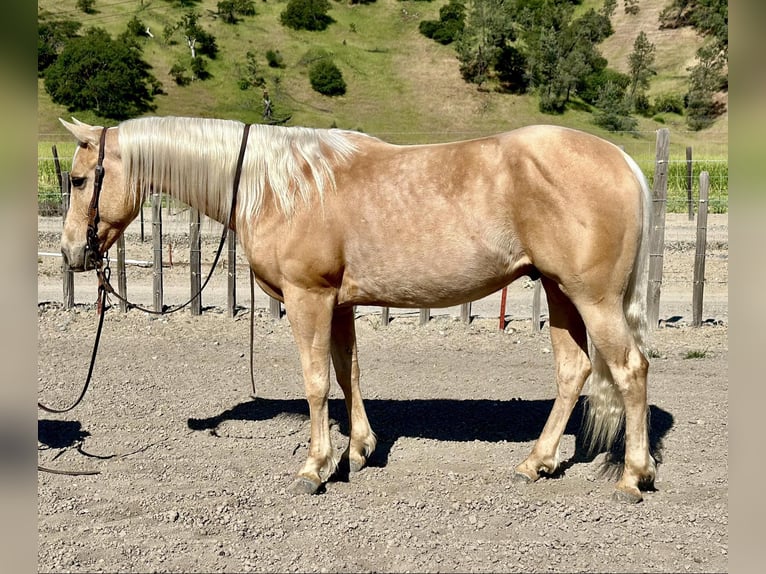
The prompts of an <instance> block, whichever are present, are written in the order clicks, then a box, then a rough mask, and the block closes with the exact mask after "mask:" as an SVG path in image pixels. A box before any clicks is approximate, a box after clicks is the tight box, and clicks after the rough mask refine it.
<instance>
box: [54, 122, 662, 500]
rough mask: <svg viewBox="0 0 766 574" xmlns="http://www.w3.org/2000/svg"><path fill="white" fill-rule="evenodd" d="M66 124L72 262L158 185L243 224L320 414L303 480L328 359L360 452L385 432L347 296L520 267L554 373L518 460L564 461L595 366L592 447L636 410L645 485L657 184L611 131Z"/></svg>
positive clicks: (627, 466) (633, 444)
mask: <svg viewBox="0 0 766 574" xmlns="http://www.w3.org/2000/svg"><path fill="white" fill-rule="evenodd" d="M62 123H63V124H64V125H65V126H66V128H67V129H68V130H69V131H70V132H71V133H72V134H73V135H74V136H75V138H76V139H77V141H78V142H79V147H78V149H77V151H76V153H75V156H74V160H73V164H72V170H71V181H72V186H73V191H72V196H71V206H70V209H69V213H68V214H67V217H66V222H65V225H64V231H63V236H62V246H61V249H62V252H63V254H64V257H65V258H66V261H68V263H69V265H70V266H71V267H72V268H73V269H75V270H86V269H93V268H94V267H96V266H98V265H99V264H100V261H101V255H102V253H104V252H105V251H106V250H107V249H108V248H109V246H110V245H112V244H113V243H114V241H115V240H116V239H117V237H118V236H119V235H120V233H121V232H122V231H123V230H124V229H125V228H126V227H127V225H128V224H129V223H130V222H131V221H132V220H133V219H134V218H135V217H136V216H137V214H138V210H139V206H140V205H141V204H142V202H143V199H144V197H145V196H146V194H147V193H150V192H152V191H154V192H157V191H161V192H163V193H167V194H169V195H171V196H173V197H175V198H177V199H179V200H180V201H182V202H184V203H187V204H189V205H190V206H192V207H194V208H196V209H198V210H199V211H200V212H202V213H204V214H206V215H207V216H209V217H211V218H213V219H215V220H217V221H219V222H222V223H228V225H229V226H230V228H231V229H235V230H236V232H237V236H238V238H239V240H240V241H241V243H242V246H243V248H244V251H245V253H246V255H247V258H248V261H249V263H250V267H251V269H252V270H253V272H254V274H255V277H256V278H257V281H258V284H259V285H260V286H261V287H262V288H263V289H264V291H266V292H267V293H268V294H270V295H272V296H273V297H276V298H278V299H280V300H282V301H284V305H285V309H286V311H287V316H288V319H289V321H290V326H291V328H292V332H293V335H294V337H295V340H296V342H297V345H298V349H299V351H300V359H301V365H302V370H303V377H304V382H305V389H306V397H307V399H308V404H309V411H310V415H311V444H310V449H309V454H308V459H307V460H306V463H305V464H304V466H303V468H302V469H301V470H300V472H299V473H298V476H297V478H296V480H295V482H294V483H293V484H292V486H291V489H292V491H293V492H296V493H313V492H315V491H316V490H317V488H318V487H319V486H320V485H321V484H322V482H324V481H326V480H327V479H328V477H329V476H330V475H331V474H332V473H333V472H334V471H335V469H336V465H337V461H336V459H335V457H334V456H333V452H334V451H333V448H332V445H331V444H330V429H329V420H328V392H329V386H330V363H331V360H332V364H333V365H334V368H335V374H336V376H337V380H338V383H339V384H340V386H341V388H342V389H343V393H344V395H345V401H346V406H347V408H348V414H349V426H350V433H349V434H350V438H349V444H348V448H347V449H346V450H345V452H344V454H343V456H344V457H346V458H347V459H348V463H349V467H350V468H351V470H352V471H357V470H360V469H361V468H362V467H363V466H364V465H365V464H366V462H367V459H368V457H369V456H370V454H371V453H372V452H373V450H374V448H375V444H376V437H375V434H374V433H373V431H372V429H371V428H370V424H369V422H368V420H367V415H366V413H365V408H364V403H363V401H362V395H361V392H360V388H359V366H358V363H357V345H356V335H355V330H354V305H379V306H391V307H445V306H452V305H456V304H459V303H463V302H466V301H472V300H475V299H479V298H481V297H484V296H486V295H489V294H490V293H492V292H494V291H496V290H498V289H500V288H501V287H503V286H505V285H507V284H508V283H510V282H512V281H514V280H515V279H517V278H518V277H520V276H523V275H527V276H531V277H534V278H537V277H539V278H540V279H541V280H542V285H543V287H544V288H545V293H546V296H547V298H548V306H549V313H550V330H551V340H552V344H553V350H554V357H555V361H556V384H557V387H558V390H557V393H556V399H555V402H554V404H553V408H552V411H551V413H550V416H549V418H548V421H547V423H546V424H545V427H544V428H543V431H542V433H541V435H540V437H539V439H538V440H537V442H536V443H535V445H534V447H533V448H532V451H531V453H530V454H529V456H528V457H527V458H526V460H524V461H523V462H522V463H521V464H519V465H518V466H517V467H516V470H515V476H516V477H517V478H518V479H520V480H521V481H525V482H533V481H535V480H537V479H538V478H539V477H540V474H541V473H553V472H554V471H556V469H557V467H558V465H559V443H560V439H561V436H562V433H563V431H564V428H565V426H566V423H567V421H568V419H569V417H570V415H571V413H572V410H573V408H574V406H575V404H576V402H577V400H578V397H579V395H580V392H581V390H582V388H583V385H584V383H585V381H586V379H587V378H588V377H590V379H591V387H590V395H589V400H588V419H587V421H586V424H585V427H586V428H585V430H586V433H587V434H588V441H589V444H590V445H591V446H592V452H598V449H602V450H603V449H605V448H608V447H609V446H611V444H612V442H613V441H614V439H615V436H616V435H617V434H618V432H619V431H620V430H621V429H622V428H623V425H624V430H625V461H624V466H623V469H622V475H621V477H620V479H619V481H618V483H617V487H616V492H615V496H616V498H619V499H623V500H628V501H639V500H641V498H642V495H641V490H646V489H649V488H651V487H652V485H653V481H654V476H655V462H654V460H653V458H652V457H651V455H650V453H649V437H648V428H647V415H648V411H647V395H646V393H647V388H646V377H647V370H648V361H647V359H646V357H645V355H644V353H643V351H642V346H643V339H644V335H645V333H646V330H647V329H646V287H647V267H648V265H647V260H648V250H647V249H648V248H647V244H648V240H647V238H648V232H649V213H650V209H649V206H650V195H649V191H648V187H647V185H646V182H645V180H644V177H643V175H642V174H641V172H640V170H639V168H638V167H637V165H636V164H635V162H633V161H632V160H631V159H630V158H629V157H628V156H627V155H626V154H625V153H623V152H622V151H621V150H620V149H619V148H618V147H616V146H614V145H612V144H611V143H608V142H606V141H604V140H602V139H599V138H597V137H594V136H591V135H588V134H585V133H582V132H579V131H575V130H571V129H566V128H561V127H553V126H529V127H525V128H521V129H518V130H514V131H511V132H508V133H502V134H498V135H494V136H491V137H484V138H480V139H473V140H470V141H462V142H455V143H443V144H436V145H406V146H400V145H391V144H388V143H385V142H383V141H381V140H379V139H376V138H374V137H370V136H367V135H364V134H361V133H356V132H351V131H343V130H320V129H309V128H298V127H289V128H286V127H276V126H266V125H253V126H250V127H247V126H244V125H243V124H242V123H239V122H236V121H227V120H214V119H199V118H177V117H153V118H140V119H133V120H128V121H125V122H123V123H121V124H119V125H118V126H117V127H113V128H109V129H107V130H104V129H102V128H101V127H92V126H89V125H85V124H82V123H80V122H76V123H75V124H69V123H67V122H63V121H62ZM248 129H249V132H248ZM248 133H249V135H248ZM102 136H103V137H102ZM99 154H101V156H102V157H101V159H99ZM100 164H102V165H103V171H102V170H101V169H100V168H99V169H98V170H97V165H100ZM97 171H102V174H103V190H102V191H101V193H100V198H99V197H98V194H94V187H98V188H99V190H101V186H100V185H99V186H94V182H95V180H96V179H97V178H96V173H97ZM240 174H241V179H239V176H240ZM234 181H237V182H238V185H237V186H236V187H237V188H238V190H239V191H238V193H237V192H236V191H235V190H234V188H235V184H234ZM94 196H95V197H94ZM232 202H233V203H234V206H232V205H230V204H231V203H232ZM93 204H95V205H93ZM89 207H90V215H91V223H92V225H91V228H93V225H95V228H96V229H97V232H96V233H92V234H91V235H92V237H91V240H90V241H89V240H88V233H87V231H86V228H87V227H88V219H89ZM94 207H95V210H96V212H97V217H96V218H95V224H94V223H93V210H94ZM230 213H231V214H233V215H232V216H230ZM586 333H587V334H586ZM588 336H590V342H591V344H590V348H589V344H588Z"/></svg>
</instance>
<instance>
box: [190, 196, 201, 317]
mask: <svg viewBox="0 0 766 574" xmlns="http://www.w3.org/2000/svg"><path fill="white" fill-rule="evenodd" d="M190 209H191V211H190V212H189V279H190V281H191V295H192V296H194V294H195V293H199V295H197V296H196V297H194V299H192V302H191V307H190V310H191V314H192V315H194V316H198V315H202V293H200V291H199V290H200V287H201V286H202V238H201V237H200V215H199V211H197V210H196V209H194V208H193V207H191V208H190Z"/></svg>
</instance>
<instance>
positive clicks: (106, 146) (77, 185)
mask: <svg viewBox="0 0 766 574" xmlns="http://www.w3.org/2000/svg"><path fill="white" fill-rule="evenodd" d="M60 121H61V123H62V124H63V125H64V127H65V128H66V129H67V130H69V131H70V132H71V133H72V135H73V136H74V137H75V138H76V139H77V143H78V145H77V150H76V151H75V154H74V158H73V159H72V170H71V172H70V181H71V184H72V185H71V195H70V204H69V211H68V212H67V214H66V220H65V221H64V231H63V233H62V235H61V253H62V255H63V256H64V259H65V261H67V263H68V264H69V265H70V267H71V268H72V269H73V270H74V271H85V270H88V269H94V268H96V267H97V266H98V265H99V263H100V261H101V255H102V254H103V253H105V252H106V250H107V249H109V247H110V246H111V245H112V244H113V243H114V242H115V241H116V240H117V238H118V237H119V235H120V233H122V231H123V230H124V229H125V228H126V227H127V226H128V224H129V223H130V222H131V221H132V220H133V219H134V218H135V217H136V215H137V214H138V207H139V205H138V203H139V202H137V201H136V200H135V198H134V197H133V195H132V194H129V193H127V190H126V187H125V184H124V182H123V174H122V161H121V158H120V146H119V140H118V138H119V135H118V131H119V130H118V128H110V129H107V130H106V131H105V132H104V128H102V127H100V126H89V125H87V124H84V123H82V122H78V121H77V120H75V123H74V124H70V123H68V122H65V121H64V120H60ZM102 132H103V136H104V137H103V138H102ZM100 153H101V154H103V159H102V160H101V162H99V154H100ZM99 163H100V164H101V166H102V168H103V180H102V182H101V186H100V190H98V187H99V186H98V183H97V179H98V178H97V166H98V165H99ZM94 196H95V199H94ZM89 226H90V227H91V237H90V238H89V232H88V228H89Z"/></svg>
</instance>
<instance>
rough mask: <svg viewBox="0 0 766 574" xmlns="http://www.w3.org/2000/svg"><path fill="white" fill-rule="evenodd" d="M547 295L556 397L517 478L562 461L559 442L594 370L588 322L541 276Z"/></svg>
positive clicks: (529, 477) (553, 467)
mask: <svg viewBox="0 0 766 574" xmlns="http://www.w3.org/2000/svg"><path fill="white" fill-rule="evenodd" d="M542 283H543V287H545V293H546V296H547V298H548V310H549V313H550V328H551V343H552V345H553V356H554V358H555V361H556V389H557V392H556V400H555V401H554V403H553V408H552V409H551V413H550V415H549V416H548V420H547V421H546V423H545V427H544V428H543V432H542V433H541V434H540V437H539V438H538V439H537V442H536V443H535V446H534V447H533V448H532V452H531V453H530V455H529V456H528V457H527V458H526V460H525V461H524V462H522V463H521V464H520V465H519V466H517V467H516V478H517V480H520V481H524V482H533V481H535V480H537V479H538V478H539V477H540V472H541V471H542V472H545V473H548V474H551V473H553V472H554V471H555V470H556V468H557V467H558V465H559V445H560V442H561V436H562V435H563V433H564V429H565V428H566V425H567V421H568V420H569V417H570V415H571V414H572V409H574V406H575V404H576V403H577V400H578V398H579V396H580V392H581V391H582V387H583V385H584V384H585V380H586V379H587V378H588V375H589V374H590V370H591V364H590V360H589V359H588V354H587V336H586V332H585V325H584V324H583V320H582V318H581V317H580V313H579V312H578V311H577V309H576V308H575V306H574V305H573V304H572V301H571V300H570V299H569V298H568V297H567V296H566V295H565V294H564V293H562V292H561V289H559V287H558V285H557V284H556V283H555V282H554V281H551V280H550V279H548V278H546V277H543V278H542Z"/></svg>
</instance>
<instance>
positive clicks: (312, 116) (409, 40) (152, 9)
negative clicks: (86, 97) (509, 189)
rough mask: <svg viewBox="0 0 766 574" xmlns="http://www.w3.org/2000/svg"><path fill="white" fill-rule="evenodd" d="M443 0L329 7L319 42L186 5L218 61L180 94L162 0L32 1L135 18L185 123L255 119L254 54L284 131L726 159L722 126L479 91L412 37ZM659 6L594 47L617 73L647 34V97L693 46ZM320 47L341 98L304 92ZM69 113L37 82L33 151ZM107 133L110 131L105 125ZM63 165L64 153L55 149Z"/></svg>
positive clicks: (106, 22)
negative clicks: (554, 139) (622, 124)
mask: <svg viewBox="0 0 766 574" xmlns="http://www.w3.org/2000/svg"><path fill="white" fill-rule="evenodd" d="M445 2H446V0H434V1H433V2H424V1H414V0H377V1H376V2H374V3H373V4H368V5H351V4H350V3H348V2H347V0H344V1H343V2H338V1H335V0H331V5H332V8H331V10H330V16H331V17H332V18H333V19H334V20H335V22H334V23H333V24H331V25H330V26H329V28H328V29H327V30H325V31H322V32H307V31H295V30H292V29H289V28H286V27H284V26H282V25H281V24H280V23H279V14H280V13H281V12H282V11H283V10H284V8H285V6H286V0H263V1H257V2H255V7H256V10H257V14H256V15H255V16H253V17H245V18H243V19H242V21H241V22H240V23H239V24H237V25H229V24H225V23H224V22H222V21H221V20H220V19H217V18H215V17H214V12H215V11H216V4H217V0H202V1H201V2H199V3H198V4H197V5H196V6H195V8H194V9H195V10H196V11H197V12H198V13H200V14H201V18H200V21H199V23H200V24H201V25H202V27H203V28H204V29H205V30H207V31H208V32H209V33H211V34H212V35H214V36H215V38H216V40H217V44H218V46H219V55H218V58H217V59H216V60H214V61H211V62H210V65H209V71H210V73H211V74H212V77H211V78H210V79H208V80H206V81H204V82H200V81H195V82H192V83H191V84H190V85H189V86H186V87H179V86H177V85H176V84H175V83H174V81H173V79H172V78H171V77H170V75H169V70H170V68H171V66H172V65H173V64H174V63H175V62H177V61H178V60H180V59H182V58H187V57H188V55H187V50H188V49H187V48H186V46H185V45H184V44H183V43H182V42H179V43H177V44H175V45H170V46H167V45H164V43H163V41H162V39H161V38H162V31H163V28H164V27H165V26H166V25H167V24H171V23H174V22H176V21H178V20H179V18H180V16H181V14H182V12H183V11H182V10H181V9H179V8H176V7H174V6H173V5H172V4H171V3H169V2H167V1H165V0H96V4H95V8H96V10H97V11H96V12H95V13H94V14H91V15H86V14H83V13H82V12H81V11H80V10H78V9H77V8H76V0H38V9H39V10H40V11H47V12H49V13H51V14H55V15H57V16H59V17H61V18H68V19H74V20H78V21H81V22H82V23H83V25H84V27H90V26H99V27H103V28H105V29H107V30H108V31H109V32H110V33H111V34H112V35H113V36H116V35H117V34H119V33H120V32H122V31H123V30H124V29H125V26H126V23H127V21H128V20H129V19H130V18H132V17H133V16H134V15H136V16H138V18H139V19H140V20H141V21H143V22H144V23H145V24H147V25H148V26H149V28H150V30H151V31H152V33H153V34H154V35H155V37H154V38H153V39H152V38H144V39H142V40H141V42H143V44H144V57H145V59H146V60H147V61H148V62H149V63H150V64H151V65H152V66H153V73H154V75H155V76H156V77H157V78H158V79H159V80H160V81H161V82H162V84H163V88H164V90H165V92H166V95H160V96H158V97H157V99H156V104H157V110H156V112H154V113H155V114H157V115H194V116H207V117H220V118H236V119H239V120H242V121H246V122H258V121H262V116H261V114H262V104H261V99H262V90H261V89H247V90H241V89H240V88H239V87H238V79H239V78H240V76H241V75H242V70H243V68H244V65H245V61H246V59H245V54H246V53H247V52H248V51H252V52H254V53H255V54H256V55H257V60H258V64H259V66H260V72H261V73H262V74H263V75H264V77H265V78H266V80H267V84H268V85H267V88H268V90H269V93H270V95H271V98H272V100H273V102H274V108H275V109H274V111H275V115H276V116H278V117H279V116H285V115H288V114H291V115H292V117H291V120H290V122H289V124H288V125H304V126H312V127H329V126H333V125H336V126H339V127H344V128H352V129H359V130H362V131H365V132H367V133H370V134H373V135H376V136H378V137H381V138H383V139H385V140H388V141H392V142H397V143H430V142H438V141H447V140H456V139H462V138H469V137H474V136H479V135H484V134H489V133H494V132H499V131H504V130H509V129H513V128H516V127H519V126H523V125H528V124H533V123H554V124H562V125H567V126H571V127H575V128H580V129H584V130H587V131H590V132H592V133H596V134H599V135H602V136H604V137H606V138H607V139H610V140H612V141H615V142H616V143H619V144H622V145H623V146H624V147H625V149H626V150H627V151H628V152H629V153H631V154H632V155H634V156H635V157H637V158H638V159H639V160H640V161H642V162H649V164H650V163H651V160H652V158H653V157H654V141H655V132H656V130H657V129H658V128H660V127H668V128H669V129H670V130H671V153H672V157H674V158H676V159H681V158H683V157H684V150H685V147H686V146H693V147H694V150H695V157H697V158H708V159H715V160H721V159H725V158H726V156H727V150H728V117H727V116H723V117H722V118H720V119H719V120H718V121H717V122H716V123H715V124H714V125H713V126H712V127H711V128H708V129H707V130H705V131H703V132H699V133H695V132H689V131H688V130H687V128H686V126H685V124H684V121H683V120H684V119H683V117H681V116H675V115H672V114H668V115H665V117H663V118H662V122H658V121H655V120H654V119H647V118H639V127H638V130H639V134H638V136H636V135H631V134H615V133H608V132H605V131H603V130H602V129H601V128H598V127H597V126H596V125H594V124H593V123H592V117H591V115H590V114H589V113H587V112H586V111H582V110H568V111H567V112H566V113H565V114H563V115H560V116H554V115H546V114H542V113H540V112H539V111H538V108H537V98H536V97H535V96H515V95H508V94H501V93H497V92H491V91H482V90H479V89H477V87H476V86H474V85H470V84H466V83H465V82H464V81H463V80H462V78H461V77H460V74H459V71H458V61H457V59H456V57H455V51H454V48H452V47H451V46H442V45H441V44H438V43H436V42H434V41H432V40H429V39H427V38H425V37H424V36H423V35H421V34H420V33H419V31H418V24H419V22H420V21H421V20H423V19H437V18H438V11H439V8H440V7H441V6H442V5H443V4H444V3H445ZM665 4H666V0H642V1H641V3H640V12H639V14H638V15H636V16H628V15H626V14H625V13H624V11H623V8H622V3H621V2H620V3H619V6H618V9H617V12H616V14H615V17H614V19H613V23H614V27H615V30H616V33H615V34H614V36H612V37H610V38H608V39H607V40H606V41H605V42H604V43H603V45H602V46H601V51H602V53H603V54H604V55H605V57H606V58H607V59H608V60H609V62H610V66H612V67H614V68H617V69H623V70H624V69H625V67H626V61H627V55H628V54H629V53H630V51H631V50H632V45H633V40H634V39H635V36H636V35H637V34H638V32H639V30H645V31H646V32H647V34H648V35H649V37H650V39H651V41H652V42H654V43H655V44H656V46H657V61H656V68H657V71H658V75H657V76H656V77H655V80H654V83H653V84H652V88H651V90H650V94H657V93H665V92H676V93H683V92H684V91H685V77H686V75H687V73H688V72H687V71H686V68H687V67H688V66H689V65H690V64H691V63H692V61H693V58H694V53H695V51H696V49H697V47H698V46H699V45H700V43H701V41H702V40H701V38H700V37H699V36H697V35H696V34H695V33H694V32H693V31H691V30H689V29H683V30H662V31H661V30H659V23H658V21H657V16H658V14H659V12H660V10H661V9H662V7H663V6H664V5H665ZM600 5H601V0H585V1H584V2H583V4H582V6H580V7H579V8H578V10H585V9H587V8H589V7H596V8H597V7H599V6H600ZM269 49H273V50H279V51H280V53H281V54H282V55H283V57H284V62H285V64H286V67H285V68H283V69H274V68H270V67H268V65H267V60H266V56H265V54H266V51H267V50H269ZM317 49H322V50H325V51H327V52H329V53H330V54H332V55H333V57H334V60H335V63H336V64H337V65H338V67H339V68H340V69H341V71H342V73H343V77H344V79H345V81H346V83H347V84H348V88H347V92H346V94H345V95H344V96H341V97H327V96H322V95H320V94H318V93H317V92H315V91H313V90H312V88H311V86H310V83H309V80H308V67H307V65H306V64H305V60H306V58H307V54H308V53H309V52H310V51H312V50H317ZM70 115H71V114H69V113H68V112H67V111H66V109H65V108H64V107H62V106H58V105H55V104H53V103H52V102H51V101H50V98H49V97H48V95H47V94H46V93H45V90H44V88H43V84H42V81H41V80H40V83H39V87H38V140H39V141H40V142H41V144H40V149H41V153H44V151H43V150H49V149H50V144H51V143H57V142H67V141H69V138H68V134H67V133H66V132H65V131H64V130H63V128H62V127H61V126H60V125H59V123H58V120H57V118H58V117H64V118H67V117H69V116H70ZM77 117H78V119H81V120H83V121H87V122H92V123H102V122H103V120H101V119H99V118H97V117H95V116H93V115H92V114H88V113H79V114H77ZM109 123H114V122H109ZM60 153H61V155H62V156H63V157H68V153H67V151H62V150H60Z"/></svg>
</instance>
